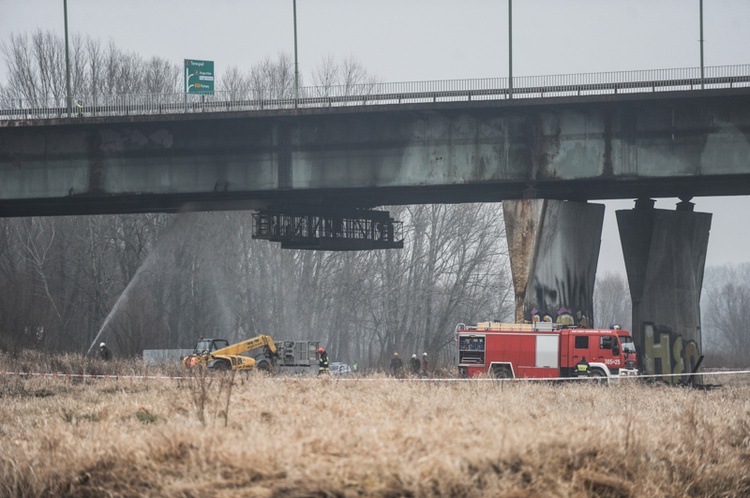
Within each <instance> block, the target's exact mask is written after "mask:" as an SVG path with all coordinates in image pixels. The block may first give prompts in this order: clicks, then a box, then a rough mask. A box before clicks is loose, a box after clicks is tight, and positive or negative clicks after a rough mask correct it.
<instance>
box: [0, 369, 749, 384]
mask: <svg viewBox="0 0 750 498" xmlns="http://www.w3.org/2000/svg"><path fill="white" fill-rule="evenodd" d="M742 374H750V370H727V371H724V370H722V371H716V372H698V373H694V374H687V373H677V374H643V375H628V376H613V377H611V378H610V380H634V379H658V378H664V377H689V376H694V377H698V376H719V375H742ZM3 375H15V376H19V377H60V378H76V379H147V380H193V379H196V378H197V377H191V376H187V377H185V376H175V375H116V374H70V373H67V374H66V373H46V372H11V371H0V376H3ZM326 377H327V378H333V379H336V380H340V381H349V382H363V381H364V382H368V381H369V382H382V381H384V380H387V381H398V382H482V381H485V382H519V381H520V382H549V381H572V382H579V381H582V382H586V381H594V380H598V379H600V380H606V379H607V378H606V377H544V378H537V377H534V378H531V377H516V378H511V379H498V378H494V377H480V378H476V377H473V378H442V377H441V378H409V377H407V378H403V379H397V378H392V377H386V378H382V377H377V378H373V377H356V376H346V377H343V376H335V375H332V376H326ZM287 378H288V377H287ZM292 378H294V379H298V380H299V379H306V380H310V379H316V378H317V377H292ZM277 379H278V380H284V378H278V377H277Z"/></svg>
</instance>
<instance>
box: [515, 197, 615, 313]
mask: <svg viewBox="0 0 750 498" xmlns="http://www.w3.org/2000/svg"><path fill="white" fill-rule="evenodd" d="M503 215H504V216H505V233H506V236H507V238H508V250H509V252H510V266H511V272H512V274H513V286H514V290H515V297H516V321H517V322H518V323H521V322H524V321H526V322H533V321H551V322H557V323H565V324H576V325H581V326H584V327H591V326H592V324H593V315H594V282H595V279H596V265H597V262H598V260H599V246H600V244H601V235H602V224H603V222H604V206H603V205H602V204H587V203H581V202H564V201H554V200H546V199H523V200H517V201H503Z"/></svg>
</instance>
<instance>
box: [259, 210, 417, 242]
mask: <svg viewBox="0 0 750 498" xmlns="http://www.w3.org/2000/svg"><path fill="white" fill-rule="evenodd" d="M253 238H254V239H264V240H270V241H272V242H280V243H281V248H282V249H319V250H325V251H363V250H369V249H402V248H403V247H404V237H403V223H402V222H400V221H394V219H393V218H391V217H390V213H389V212H388V211H377V210H367V209H350V210H341V209H336V210H330V211H327V210H324V211H317V212H311V211H310V210H309V208H299V209H269V210H265V211H260V212H257V213H255V214H253Z"/></svg>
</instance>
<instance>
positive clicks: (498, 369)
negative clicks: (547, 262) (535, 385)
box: [456, 322, 638, 379]
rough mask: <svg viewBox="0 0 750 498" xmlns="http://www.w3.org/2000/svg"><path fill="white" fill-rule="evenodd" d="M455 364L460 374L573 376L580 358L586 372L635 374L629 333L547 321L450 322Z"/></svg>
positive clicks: (635, 356)
mask: <svg viewBox="0 0 750 498" xmlns="http://www.w3.org/2000/svg"><path fill="white" fill-rule="evenodd" d="M456 345H457V347H458V369H459V373H460V375H462V376H464V377H476V376H478V375H489V376H493V377H498V378H550V379H552V378H560V377H573V376H574V368H575V366H576V364H577V363H579V362H580V361H581V360H582V359H583V358H585V359H586V362H587V363H588V364H589V371H590V374H591V376H592V377H606V378H608V379H612V378H618V377H622V376H630V375H637V374H638V370H637V369H636V365H637V355H636V350H635V345H634V343H633V338H632V337H631V335H630V333H629V332H628V331H626V330H621V329H620V328H618V327H615V328H612V329H583V328H575V327H569V326H563V325H561V324H554V323H548V322H541V323H534V324H507V323H500V322H480V323H478V324H476V325H464V324H459V325H458V326H457V327H456Z"/></svg>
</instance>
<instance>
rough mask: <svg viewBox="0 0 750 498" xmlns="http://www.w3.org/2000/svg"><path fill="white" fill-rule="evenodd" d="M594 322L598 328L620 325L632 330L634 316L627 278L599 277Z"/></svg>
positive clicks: (606, 274)
mask: <svg viewBox="0 0 750 498" xmlns="http://www.w3.org/2000/svg"><path fill="white" fill-rule="evenodd" d="M594 320H595V321H596V326H597V327H604V328H607V327H609V326H611V325H620V326H621V327H622V328H624V329H626V330H630V327H631V323H632V321H633V314H632V305H631V302H630V291H629V290H628V283H627V281H626V280H625V277H623V276H622V275H620V274H617V273H605V274H604V275H601V276H597V279H596V284H595V285H594Z"/></svg>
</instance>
